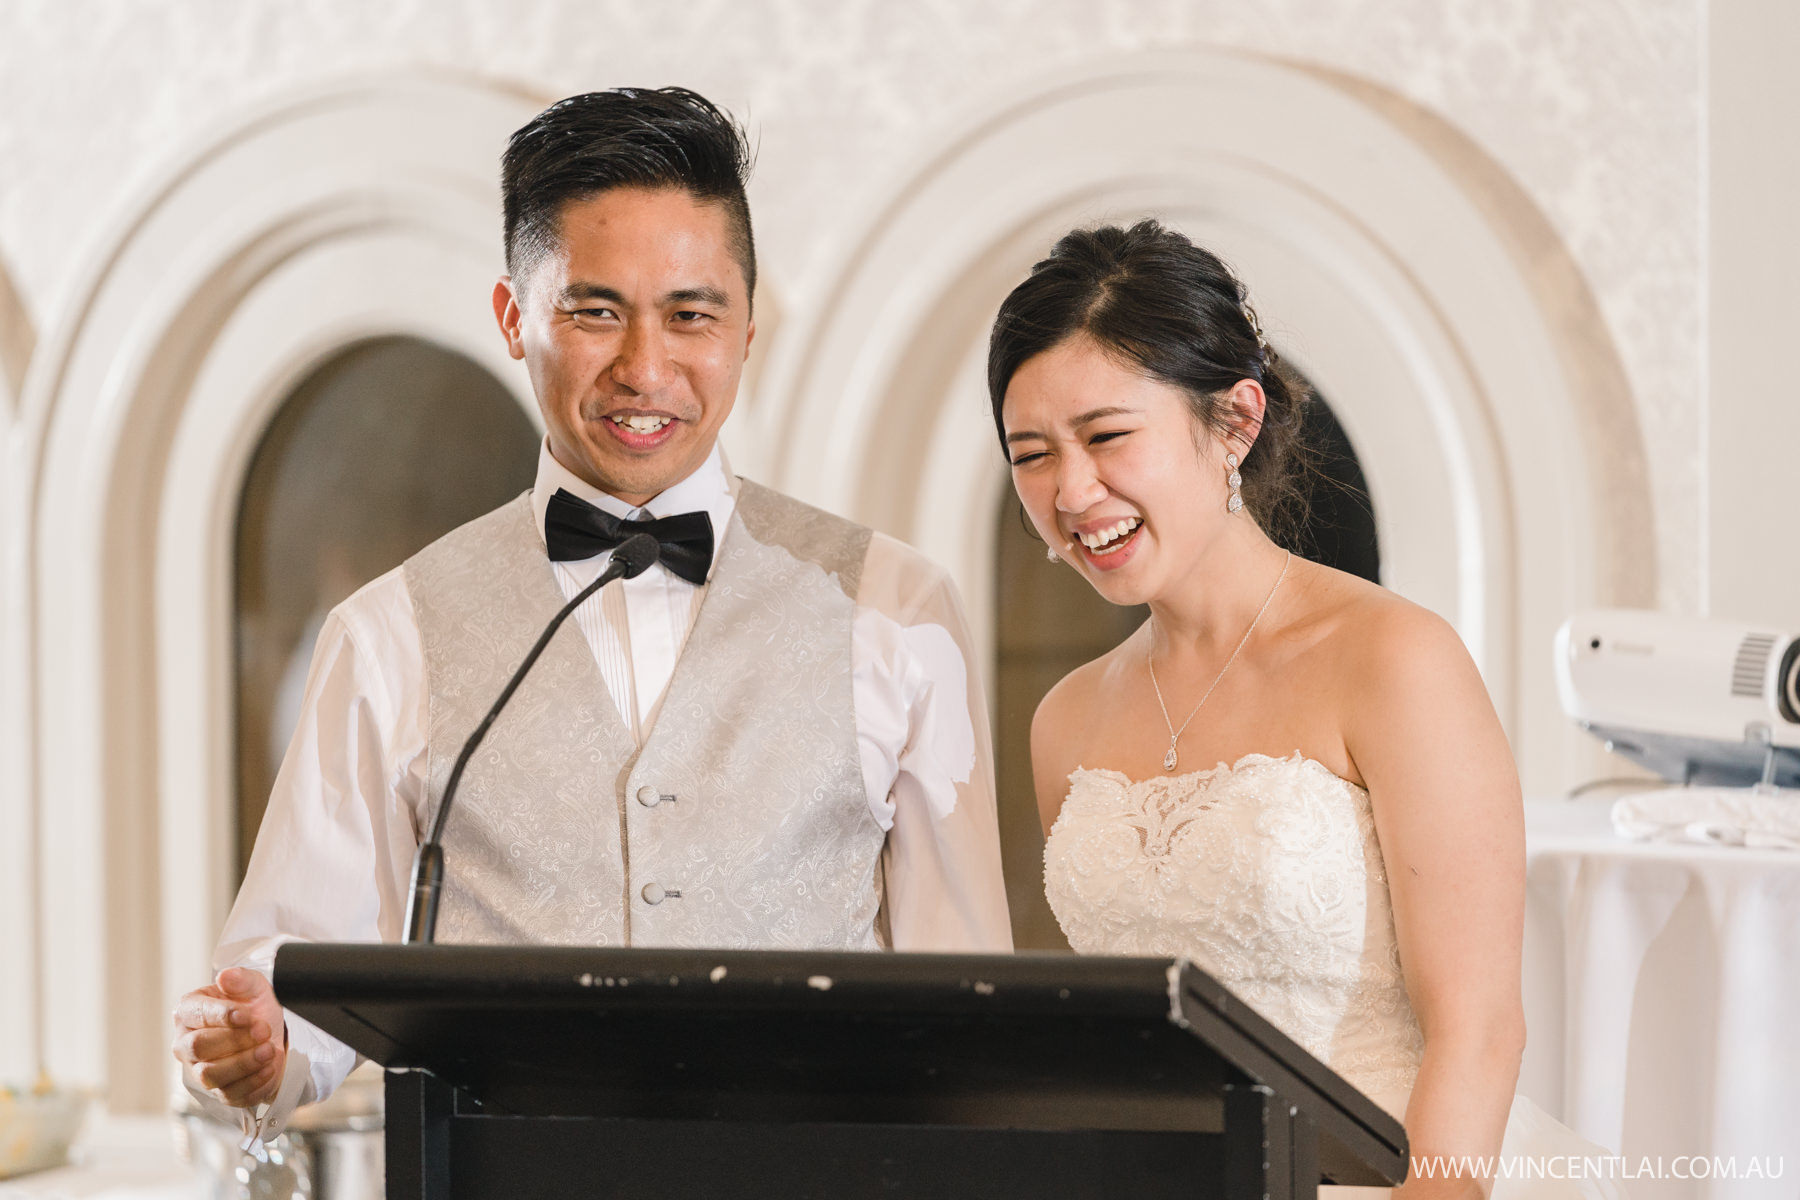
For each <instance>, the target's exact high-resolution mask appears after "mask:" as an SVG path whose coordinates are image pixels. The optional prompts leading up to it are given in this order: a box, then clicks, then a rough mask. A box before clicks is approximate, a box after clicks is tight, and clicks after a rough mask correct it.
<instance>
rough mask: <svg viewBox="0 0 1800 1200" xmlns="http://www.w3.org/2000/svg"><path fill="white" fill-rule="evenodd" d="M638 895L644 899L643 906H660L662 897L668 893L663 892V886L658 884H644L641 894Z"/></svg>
mask: <svg viewBox="0 0 1800 1200" xmlns="http://www.w3.org/2000/svg"><path fill="white" fill-rule="evenodd" d="M640 894H641V895H642V896H643V897H644V903H645V904H661V903H662V902H663V897H664V896H666V895H668V893H667V892H665V891H664V890H663V885H662V884H660V883H646V884H645V885H644V890H643V892H642V893H640Z"/></svg>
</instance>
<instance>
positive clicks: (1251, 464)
mask: <svg viewBox="0 0 1800 1200" xmlns="http://www.w3.org/2000/svg"><path fill="white" fill-rule="evenodd" d="M988 388H989V394H990V397H991V399H992V402H993V406H994V420H995V424H996V426H997V427H998V429H999V433H1000V438H1001V442H1002V444H1003V446H1004V447H1005V450H1006V453H1007V456H1008V458H1009V459H1010V461H1011V463H1012V476H1013V482H1014V485H1015V487H1016V488H1017V490H1018V494H1019V498H1020V500H1021V501H1022V502H1023V504H1024V506H1025V510H1026V512H1027V513H1028V514H1029V516H1030V519H1031V521H1032V523H1033V524H1034V525H1035V526H1036V528H1037V530H1038V532H1039V533H1040V534H1041V535H1042V536H1043V538H1044V539H1045V541H1046V542H1047V543H1048V545H1049V553H1050V556H1051V557H1053V558H1061V559H1062V560H1063V561H1065V562H1067V563H1068V564H1069V565H1070V566H1071V567H1073V568H1074V569H1075V570H1076V571H1078V572H1080V574H1081V575H1082V577H1083V578H1084V579H1086V580H1087V582H1088V583H1089V584H1091V585H1092V586H1093V587H1094V589H1095V590H1096V591H1098V592H1099V593H1100V594H1101V595H1102V596H1104V597H1105V598H1106V599H1107V600H1110V601H1112V602H1113V603H1114V604H1121V605H1133V604H1148V605H1149V606H1150V614H1151V615H1150V619H1149V620H1148V621H1147V622H1145V624H1144V625H1143V626H1142V627H1140V628H1139V629H1138V630H1137V632H1136V633H1134V634H1133V635H1132V636H1131V637H1129V638H1127V639H1126V640H1125V641H1124V642H1123V643H1122V644H1120V645H1119V646H1118V647H1117V648H1116V649H1114V650H1112V651H1111V652H1109V653H1107V654H1105V655H1103V656H1102V657H1100V658H1098V659H1095V660H1094V661H1093V662H1090V663H1088V664H1087V665H1085V666H1083V667H1080V668H1079V669H1077V670H1075V671H1074V672H1072V673H1071V674H1070V675H1069V676H1068V677H1067V678H1065V679H1063V680H1062V681H1061V682H1060V683H1058V684H1057V685H1056V686H1055V687H1054V688H1052V689H1051V691H1050V693H1049V694H1048V695H1047V696H1045V697H1044V700H1043V703H1042V704H1041V706H1040V707H1039V708H1038V710H1037V715H1036V717H1035V719H1034V720H1033V722H1032V729H1031V757H1032V769H1033V774H1034V776H1035V779H1036V786H1037V795H1038V806H1039V809H1040V812H1041V815H1042V818H1043V822H1044V826H1045V829H1046V831H1047V833H1048V840H1047V842H1046V845H1045V849H1044V879H1045V887H1046V889H1047V891H1048V893H1049V899H1050V903H1051V906H1052V908H1053V909H1054V910H1055V912H1056V916H1057V919H1058V921H1059V922H1061V924H1062V928H1063V931H1064V933H1065V934H1067V935H1068V938H1069V943H1070V945H1071V946H1073V947H1074V948H1075V949H1076V950H1077V951H1079V952H1081V953H1084V954H1142V955H1155V956H1167V957H1172V956H1177V955H1182V956H1186V957H1188V958H1191V959H1192V960H1194V961H1195V962H1196V963H1198V964H1199V965H1201V966H1202V967H1204V968H1206V969H1208V970H1209V971H1210V972H1212V973H1213V974H1214V975H1215V976H1216V977H1218V978H1219V980H1220V981H1221V982H1222V983H1224V984H1225V985H1226V986H1227V987H1229V988H1230V989H1231V990H1232V991H1233V992H1235V993H1236V994H1237V995H1239V996H1240V997H1242V998H1243V999H1245V1000H1246V1001H1248V1002H1249V1003H1250V1004H1251V1005H1253V1006H1254V1007H1255V1008H1257V1009H1258V1010H1259V1011H1260V1012H1261V1013H1262V1014H1263V1015H1264V1016H1265V1017H1267V1018H1268V1019H1269V1020H1270V1021H1272V1022H1273V1023H1274V1024H1275V1025H1276V1026H1278V1027H1279V1028H1281V1029H1282V1031H1283V1032H1285V1033H1287V1034H1288V1035H1289V1036H1290V1037H1292V1038H1293V1039H1294V1040H1295V1041H1297V1042H1298V1043H1300V1045H1302V1046H1303V1047H1305V1048H1306V1049H1307V1050H1308V1051H1309V1052H1310V1053H1312V1054H1313V1055H1314V1056H1315V1057H1317V1058H1319V1059H1320V1060H1322V1061H1323V1062H1325V1063H1327V1064H1328V1065H1329V1066H1331V1067H1332V1068H1333V1069H1334V1070H1335V1071H1337V1072H1338V1073H1339V1074H1340V1075H1343V1076H1344V1077H1345V1078H1346V1079H1348V1080H1349V1081H1350V1082H1351V1083H1352V1084H1354V1085H1356V1086H1357V1087H1358V1088H1359V1089H1361V1090H1362V1091H1364V1092H1365V1093H1367V1094H1368V1095H1369V1096H1370V1097H1371V1098H1372V1099H1374V1100H1375V1101H1376V1102H1377V1103H1379V1104H1381V1105H1382V1106H1384V1107H1385V1108H1387V1109H1388V1110H1389V1111H1390V1112H1392V1113H1393V1114H1394V1115H1395V1116H1397V1117H1399V1118H1400V1119H1401V1120H1402V1122H1403V1123H1404V1125H1405V1127H1406V1131H1407V1137H1408V1140H1409V1142H1410V1145H1411V1153H1412V1156H1413V1161H1414V1162H1415V1163H1418V1162H1420V1161H1422V1160H1424V1159H1427V1158H1432V1159H1437V1160H1439V1161H1442V1160H1445V1159H1449V1158H1452V1157H1453V1156H1454V1157H1455V1158H1461V1157H1462V1156H1465V1155H1467V1156H1475V1157H1477V1158H1488V1157H1492V1156H1494V1155H1497V1154H1499V1153H1500V1152H1501V1150H1502V1142H1503V1138H1504V1139H1505V1141H1506V1150H1507V1152H1508V1153H1519V1152H1521V1150H1523V1151H1524V1152H1527V1153H1539V1152H1543V1150H1544V1149H1545V1148H1546V1147H1547V1146H1548V1145H1550V1143H1548V1142H1546V1141H1545V1140H1544V1138H1543V1137H1537V1138H1536V1140H1535V1145H1533V1146H1532V1147H1530V1148H1524V1147H1523V1146H1522V1145H1521V1142H1522V1138H1523V1137H1524V1135H1526V1134H1528V1133H1548V1132H1549V1131H1552V1130H1554V1131H1559V1132H1560V1133H1561V1134H1562V1135H1564V1136H1565V1137H1566V1138H1572V1137H1573V1135H1572V1134H1568V1132H1567V1131H1566V1130H1561V1127H1560V1126H1557V1125H1555V1123H1554V1122H1552V1121H1550V1120H1549V1118H1547V1117H1544V1116H1543V1115H1542V1113H1541V1112H1538V1111H1537V1110H1535V1109H1532V1108H1531V1107H1530V1106H1529V1103H1528V1102H1525V1101H1520V1103H1519V1105H1518V1106H1517V1107H1518V1109H1519V1110H1520V1111H1518V1112H1514V1107H1515V1106H1514V1097H1513V1088H1514V1085H1515V1083H1516V1080H1517V1077H1518V1070H1519V1059H1520V1053H1521V1051H1522V1049H1523V1047H1524V1044H1525V1020H1524V1012H1523V1009H1522V1006H1521V1002H1520V944H1521V940H1522V937H1523V922H1524V905H1525V847H1524V816H1523V811H1522V807H1521V804H1520V796H1519V784H1518V779H1517V776H1516V774H1515V772H1514V769H1513V763H1512V756H1511V752H1510V750H1509V749H1508V746H1507V742H1506V737H1505V735H1504V733H1503V732H1502V731H1501V728H1500V723H1499V720H1498V719H1497V718H1496V716H1495V714H1494V710H1493V706H1492V705H1491V703H1490V702H1489V700H1488V695H1487V691H1486V689H1485V688H1484V686H1483V684H1482V681H1481V677H1480V676H1479V675H1478V674H1477V672H1476V669H1475V666H1474V664H1473V662H1471V661H1470V658H1469V656H1468V654H1467V652H1466V651H1465V650H1464V648H1463V645H1462V643H1461V641H1460V640H1459V639H1458V637H1457V635H1456V633H1455V631H1454V630H1453V629H1451V627H1450V626H1449V625H1448V624H1447V623H1445V622H1444V621H1443V620H1442V619H1441V618H1439V617H1437V616H1435V615H1433V614H1432V613H1430V612H1428V611H1426V610H1425V609H1423V608H1420V607H1419V606H1417V605H1415V604H1411V603H1409V602H1407V601H1405V600H1402V599H1401V598H1400V597H1398V596H1396V595H1394V594H1393V593H1392V592H1389V591H1386V590H1384V589H1382V588H1380V587H1378V586H1376V585H1374V584H1371V583H1368V582H1365V581H1363V580H1361V579H1358V578H1356V577H1354V576H1351V575H1347V574H1344V573H1342V572H1340V571H1335V570H1332V569H1331V568H1329V567H1324V566H1320V565H1318V564H1316V563H1312V562H1308V561H1306V560H1305V559H1303V558H1299V557H1297V556H1295V555H1293V554H1291V553H1289V552H1288V551H1287V550H1285V549H1283V547H1282V546H1281V545H1280V544H1278V543H1277V541H1276V540H1273V539H1272V538H1271V536H1270V535H1271V533H1273V534H1275V535H1276V537H1285V536H1286V535H1287V534H1288V533H1289V532H1290V531H1291V528H1292V526H1293V523H1294V520H1295V510H1296V509H1297V508H1298V507H1300V506H1301V505H1302V504H1303V498H1302V496H1301V488H1300V487H1299V486H1298V484H1297V482H1296V476H1297V474H1298V473H1300V472H1302V471H1304V469H1305V464H1304V461H1303V459H1304V449H1303V447H1302V446H1301V445H1300V443H1299V440H1298V439H1299V427H1300V421H1301V415H1302V409H1303V406H1304V404H1305V403H1306V402H1307V397H1306V395H1305V393H1304V391H1303V390H1302V388H1301V387H1300V386H1299V385H1298V383H1297V381H1296V380H1295V379H1294V378H1293V377H1292V376H1291V374H1289V373H1288V372H1286V371H1285V370H1284V369H1283V367H1282V365H1281V364H1280V362H1279V361H1278V360H1277V358H1276V356H1275V353H1274V352H1273V351H1272V350H1271V349H1270V348H1269V347H1268V345H1267V343H1266V342H1265V341H1264V339H1263V337H1262V334H1261V331H1260V328H1259V326H1258V323H1257V320H1256V316H1255V313H1254V312H1253V311H1252V310H1251V308H1250V307H1249V305H1248V304H1247V303H1246V302H1245V299H1244V290H1243V288H1242V286H1241V285H1240V284H1239V283H1238V281H1237V280H1236V279H1235V278H1234V277H1233V276H1232V274H1231V272H1230V271H1229V270H1228V269H1227V268H1226V267H1225V265H1224V264H1223V263H1221V262H1220V261H1219V259H1217V258H1216V257H1214V256H1213V255H1212V254H1210V253H1208V252H1207V251H1205V250H1203V249H1201V248H1199V247H1197V246H1195V245H1193V244H1192V243H1191V242H1189V241H1188V240H1187V238H1185V237H1183V236H1182V235H1181V234H1179V233H1176V232H1174V231H1172V230H1169V229H1166V228H1164V227H1162V226H1161V225H1159V224H1157V223H1156V222H1154V221H1145V222H1142V223H1140V224H1138V225H1135V226H1133V227H1131V228H1130V229H1120V228H1116V227H1104V228H1098V229H1091V230H1080V231H1076V232H1074V233H1071V234H1069V235H1068V236H1066V237H1065V238H1063V239H1062V241H1060V242H1059V243H1058V244H1057V246H1056V248H1055V249H1054V250H1053V251H1052V252H1051V255H1050V257H1049V258H1047V259H1045V260H1044V261H1043V262H1040V263H1038V264H1037V266H1036V267H1035V268H1033V270H1032V274H1031V276H1030V277H1029V278H1028V279H1027V280H1026V281H1025V282H1024V283H1022V284H1020V285H1019V286H1018V287H1017V288H1015V289H1014V290H1013V292H1012V294H1011V295H1009V296H1008V297H1007V299H1006V301H1005V303H1004V304H1003V305H1002V306H1001V309H1000V313H999V316H998V317H997V318H996V320H995V324H994V330H993V336H992V340H991V343H990V347H989V355H988ZM1422 436H1423V435H1422ZM1509 1114H1511V1125H1510V1127H1509ZM1527 1126H1529V1127H1530V1128H1529V1129H1528V1128H1525V1127H1527ZM1568 1145H1573V1146H1575V1147H1577V1149H1576V1150H1575V1152H1576V1153H1579V1152H1580V1147H1582V1146H1583V1144H1582V1143H1580V1142H1579V1141H1576V1142H1573V1143H1568V1142H1563V1143H1559V1144H1557V1146H1556V1149H1555V1150H1554V1151H1553V1152H1556V1153H1561V1152H1564V1150H1565V1148H1566V1147H1567V1146H1568ZM1592 1152H1593V1153H1598V1151H1592ZM1490 1186H1491V1180H1489V1179H1485V1178H1482V1177H1481V1175H1480V1173H1479V1171H1475V1172H1470V1173H1468V1174H1465V1175H1459V1176H1457V1177H1453V1178H1450V1179H1445V1178H1443V1177H1442V1170H1441V1168H1440V1169H1439V1170H1438V1171H1437V1172H1436V1173H1435V1177H1434V1178H1430V1179H1427V1178H1422V1177H1419V1175H1418V1174H1415V1176H1414V1177H1413V1178H1411V1179H1409V1181H1408V1182H1407V1183H1406V1184H1405V1185H1404V1187H1403V1188H1402V1189H1401V1191H1402V1192H1404V1193H1405V1194H1406V1195H1407V1196H1409V1197H1410V1196H1420V1197H1423V1196H1426V1195H1430V1196H1440V1195H1441V1196H1479V1195H1481V1194H1483V1193H1484V1192H1486V1191H1487V1190H1488V1189H1489V1187H1490ZM1561 1186H1562V1190H1563V1191H1564V1192H1565V1193H1566V1194H1575V1192H1576V1190H1577V1189H1576V1187H1575V1185H1573V1184H1563V1185H1561ZM1502 1191H1503V1194H1505V1192H1506V1186H1505V1185H1503V1188H1502Z"/></svg>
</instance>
